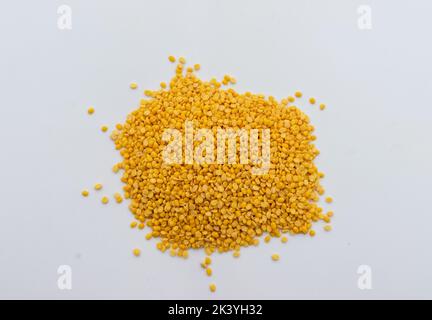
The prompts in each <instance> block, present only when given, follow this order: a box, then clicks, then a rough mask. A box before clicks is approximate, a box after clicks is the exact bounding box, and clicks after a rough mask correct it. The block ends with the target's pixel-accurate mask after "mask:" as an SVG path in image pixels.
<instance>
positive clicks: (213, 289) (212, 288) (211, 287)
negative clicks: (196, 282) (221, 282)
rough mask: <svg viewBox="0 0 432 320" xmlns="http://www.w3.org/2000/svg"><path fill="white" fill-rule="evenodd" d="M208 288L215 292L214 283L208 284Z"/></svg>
mask: <svg viewBox="0 0 432 320" xmlns="http://www.w3.org/2000/svg"><path fill="white" fill-rule="evenodd" d="M209 288H210V291H211V292H215V291H216V285H215V284H214V283H212V284H210V286H209Z"/></svg>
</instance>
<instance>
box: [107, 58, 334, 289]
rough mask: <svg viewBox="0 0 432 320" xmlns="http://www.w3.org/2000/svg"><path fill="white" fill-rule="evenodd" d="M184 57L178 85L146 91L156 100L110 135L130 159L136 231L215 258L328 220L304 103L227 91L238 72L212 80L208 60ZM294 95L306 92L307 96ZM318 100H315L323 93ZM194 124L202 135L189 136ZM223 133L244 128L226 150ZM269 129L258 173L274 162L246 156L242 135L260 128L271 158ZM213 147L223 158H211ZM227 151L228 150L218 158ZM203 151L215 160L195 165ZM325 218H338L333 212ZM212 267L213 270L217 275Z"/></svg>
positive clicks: (126, 174)
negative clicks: (205, 71)
mask: <svg viewBox="0 0 432 320" xmlns="http://www.w3.org/2000/svg"><path fill="white" fill-rule="evenodd" d="M169 60H170V61H171V62H174V61H175V60H176V59H175V58H174V57H170V58H169ZM178 61H179V64H178V65H177V68H176V73H175V76H174V77H173V78H172V79H171V81H170V82H169V83H167V84H165V83H162V84H161V89H159V90H154V91H151V90H146V91H145V94H146V96H147V98H146V99H142V100H141V102H140V106H139V107H138V108H137V109H136V110H135V111H133V112H132V113H130V114H129V115H128V116H127V119H126V122H125V123H124V124H121V125H120V124H118V125H117V126H116V129H115V130H114V131H113V133H112V134H111V138H112V140H113V141H114V143H115V146H116V148H117V149H118V150H119V151H120V154H121V156H122V157H123V161H122V162H120V163H118V164H116V165H115V169H113V170H114V171H115V172H117V171H118V170H122V172H123V176H122V178H121V180H122V182H123V183H124V187H123V190H124V197H125V198H126V199H130V206H129V208H130V210H131V212H132V213H133V215H134V217H135V219H136V222H134V223H133V224H131V227H135V226H136V225H137V224H140V225H142V226H143V227H144V225H146V226H148V227H149V228H150V229H151V231H150V232H149V233H147V235H146V238H147V239H151V238H157V239H159V240H160V241H159V242H158V245H157V247H158V248H159V249H160V250H162V251H165V250H168V249H169V251H170V253H171V254H172V255H178V256H182V257H186V256H187V250H188V249H200V248H203V249H205V250H206V252H207V253H208V254H210V253H212V252H213V251H215V250H217V251H219V252H226V251H230V250H232V251H234V255H235V256H238V255H239V250H240V248H241V247H245V246H251V245H257V244H258V237H260V236H262V235H264V234H265V235H267V236H268V240H270V237H280V236H281V234H282V233H287V232H289V233H291V234H298V233H302V234H308V233H310V234H311V235H314V234H315V232H314V231H313V230H311V227H312V224H313V223H314V222H316V221H318V220H323V219H324V214H323V213H322V209H321V208H320V207H319V205H318V204H317V201H318V200H319V196H320V195H322V194H323V193H324V190H323V188H322V187H321V186H320V179H321V178H322V177H323V176H324V175H323V174H321V173H319V172H318V169H317V167H316V166H315V164H314V159H315V157H316V156H317V155H318V154H319V152H318V150H317V149H316V148H315V146H314V140H315V139H316V137H315V136H314V134H313V132H314V127H313V126H312V125H311V124H310V121H309V118H308V116H306V115H305V114H304V113H303V112H302V111H301V110H300V109H298V108H297V107H296V106H294V105H291V103H292V102H293V101H294V100H295V99H294V98H292V97H288V98H286V99H282V101H280V102H279V101H277V100H276V99H275V98H273V97H265V96H264V95H260V94H253V93H250V92H246V93H238V92H236V91H235V90H234V89H232V88H225V87H224V86H229V85H230V84H233V83H235V82H236V81H235V79H234V78H232V77H230V76H225V77H224V78H223V80H222V81H221V82H219V81H217V80H215V79H212V80H210V81H203V80H201V79H199V78H198V77H197V76H196V74H195V72H196V71H197V70H199V69H200V67H199V65H195V67H194V68H187V69H186V68H185V63H186V61H185V59H184V58H180V59H178ZM134 87H136V86H134ZM294 96H295V97H297V98H300V97H301V96H302V93H301V92H296V93H295V94H294ZM310 102H311V103H313V104H314V103H315V99H314V98H311V101H310ZM321 106H322V105H321ZM321 108H322V109H323V107H321ZM188 126H189V127H188ZM191 128H193V130H195V131H193V132H192V131H189V133H188V130H191ZM167 129H171V130H174V131H175V132H180V133H181V136H180V138H178V137H177V139H180V140H178V141H177V146H178V147H179V148H180V152H179V153H176V154H175V156H177V160H178V162H177V163H173V162H167V161H166V158H164V152H166V150H167V147H168V146H170V145H171V144H172V143H173V141H174V140H175V138H176V137H175V136H174V135H173V136H171V137H169V138H168V139H167V136H166V134H164V133H165V132H166V130H167ZM200 129H207V130H209V132H210V133H212V134H213V135H212V136H213V137H214V138H211V136H209V135H203V134H199V132H200ZM220 129H223V130H227V131H229V130H232V132H234V133H235V135H234V138H233V139H234V140H229V138H227V139H226V140H225V141H222V145H223V146H224V147H225V148H220V144H218V143H220V142H221V141H219V139H216V138H215V137H216V136H217V134H218V130H220ZM267 129H269V138H270V141H269V142H270V145H269V149H268V151H269V158H268V159H267V160H268V161H269V162H268V167H267V168H266V169H267V170H264V172H261V173H259V174H256V172H254V170H253V169H254V168H255V169H256V168H257V167H260V166H261V167H262V166H265V161H264V160H262V161H261V162H260V163H251V162H249V163H246V162H245V161H244V160H245V159H244V158H243V161H242V160H241V155H240V149H241V148H240V145H241V144H242V143H243V142H244V141H243V140H241V139H242V137H246V140H247V139H248V138H249V139H250V140H252V135H251V132H252V130H258V132H259V134H260V135H259V136H257V141H258V142H259V143H260V144H261V145H262V148H261V149H262V150H260V153H261V155H262V154H264V151H265V150H264V136H265V134H264V130H267ZM191 132H192V133H191ZM197 132H198V134H197ZM245 132H246V135H245V136H243V135H242V134H244V133H245ZM201 133H202V132H201ZM207 133H208V132H207ZM237 133H238V135H236V134H237ZM240 133H241V134H240ZM191 134H192V136H190V135H191ZM188 139H189V143H190V144H189V145H188V144H187V141H188ZM242 141H243V142H242ZM209 145H212V146H213V147H214V150H215V151H214V154H210V153H212V151H211V149H209V148H208V146H209ZM246 145H247V144H246ZM231 147H233V148H234V149H230V148H231ZM220 149H224V150H222V152H226V153H227V154H224V153H222V154H219V152H220ZM216 150H217V152H216ZM229 150H234V154H235V157H234V159H231V161H228V162H225V163H221V162H219V161H218V160H220V156H222V159H226V157H227V156H228V152H229ZM216 153H217V155H216ZM191 156H192V159H191ZM200 156H201V158H205V159H207V160H209V161H206V162H204V163H197V162H196V161H193V160H194V159H198V158H200ZM250 157H252V151H251V152H250ZM191 160H192V161H191ZM246 160H247V159H246ZM118 199H120V196H119V197H118ZM327 201H328V202H330V201H329V200H328V199H327ZM325 217H326V218H325V219H326V222H329V216H325ZM327 229H330V227H328V228H327ZM327 229H326V230H327ZM282 242H286V237H283V238H282ZM135 254H136V253H135ZM136 255H137V254H136ZM273 259H274V260H277V259H278V256H277V257H276V255H274V257H273ZM209 270H210V271H207V274H209V273H210V274H211V269H209ZM211 290H213V291H214V290H215V287H214V288H211Z"/></svg>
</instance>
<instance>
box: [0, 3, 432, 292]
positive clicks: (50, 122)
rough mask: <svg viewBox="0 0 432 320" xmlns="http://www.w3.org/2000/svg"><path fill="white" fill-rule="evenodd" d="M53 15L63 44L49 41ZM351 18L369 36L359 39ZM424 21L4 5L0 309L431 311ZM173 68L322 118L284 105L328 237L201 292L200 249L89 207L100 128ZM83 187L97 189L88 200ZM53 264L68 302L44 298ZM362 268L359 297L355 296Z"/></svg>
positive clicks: (274, 8) (389, 12)
mask: <svg viewBox="0 0 432 320" xmlns="http://www.w3.org/2000/svg"><path fill="white" fill-rule="evenodd" d="M62 4H67V5H69V6H70V7H71V8H72V30H59V29H58V27H57V19H58V16H59V15H58V14H57V8H58V7H59V6H60V5H62ZM360 5H370V7H371V9H372V29H371V30H360V29H359V28H358V18H359V14H358V12H357V9H358V7H359V6H360ZM431 14H432V2H430V1H426V0H423V1H420V0H417V1H408V0H406V1H390V0H387V1H385V0H382V1H373V0H361V1H354V0H352V1H347V0H332V1H305V0H298V1H282V0H281V1H276V0H270V1H269V0H266V1H257V0H254V1H252V0H239V1H233V0H230V1H229V0H219V1H216V0H210V1H209V0H207V1H203V0H201V1H198V0H190V1H185V0H181V1H179V0H176V1H142V0H136V1H131V0H127V1H106V0H104V1H102V0H97V1H94V0H93V1H84V0H68V1H29V0H28V1H7V2H5V3H3V5H2V8H1V11H0V39H1V42H0V88H1V89H0V92H1V94H0V116H1V121H2V124H1V126H0V134H1V135H0V136H1V138H2V139H1V159H0V165H1V173H0V199H1V202H0V219H1V220H0V298H56V299H70V298H85V299H87V298H150V299H158V298H173V299H175V298H203V299H208V298H210V299H211V298H228V299H234V298H240V299H252V298H257V299H261V298H263V299H267V298H276V299H279V298H285V299H287V298H348V299H352V298H360V299H366V298H368V299H369V298H371V299H375V298H432V274H431V269H432V257H431V249H430V244H431V235H430V234H431V231H430V228H431V222H432V212H431V205H430V198H431V194H430V191H431V178H432V175H431V169H430V165H431V162H432V152H431V149H432V146H431V137H432V129H431V124H430V120H431V119H432V107H431V98H432V95H431V89H432V80H431V76H432V67H431V65H432V64H431V60H430V59H431V56H432V47H431V46H430V40H429V37H430V34H429V33H430V31H431V30H432V20H431ZM170 54H173V55H176V56H180V55H182V56H185V57H186V58H187V60H188V61H190V62H193V63H201V65H202V71H200V75H201V77H202V78H205V79H209V78H210V77H211V76H216V77H218V78H221V77H222V76H223V75H224V74H225V73H228V74H231V75H233V76H235V77H236V78H237V80H238V85H236V89H237V90H239V91H241V92H244V91H252V92H257V93H264V94H267V95H274V96H275V97H276V98H279V99H280V98H283V97H286V96H288V95H289V94H292V93H293V92H294V91H295V90H298V89H299V90H302V91H303V92H304V94H305V96H306V97H309V96H314V97H316V98H317V99H318V102H324V103H326V104H327V106H328V108H327V110H326V111H325V112H320V111H319V110H317V107H311V106H309V105H308V104H307V103H306V99H303V101H304V102H303V103H300V104H299V105H298V106H299V107H301V108H302V109H303V110H304V111H305V112H306V113H307V114H308V115H310V116H311V119H312V121H313V124H314V125H315V126H316V128H317V130H316V133H317V136H318V140H317V146H318V148H319V149H320V150H321V155H320V157H319V159H318V161H317V164H318V166H319V168H320V170H322V171H324V172H325V173H326V178H325V180H324V186H325V188H326V191H327V193H328V194H329V195H332V196H333V197H334V199H335V201H334V203H333V204H332V205H331V206H325V208H329V207H331V209H333V210H334V211H335V218H334V220H333V227H334V230H333V231H332V232H330V233H325V232H323V231H321V230H322V226H321V225H319V226H317V227H316V229H317V230H318V234H317V236H316V237H315V238H310V237H303V236H296V237H291V238H290V240H289V243H288V244H286V245H282V244H281V243H280V241H277V240H272V242H271V243H270V244H268V245H264V244H262V245H260V246H259V247H258V248H250V249H246V250H242V255H241V257H240V258H239V259H237V260H235V259H233V258H232V256H231V255H230V254H225V255H215V256H214V258H213V260H214V264H213V270H214V276H213V277H212V278H211V279H210V278H208V277H207V276H205V274H204V272H203V270H202V269H201V268H200V266H199V262H200V261H201V260H202V258H203V257H204V254H203V252H192V253H191V256H190V258H189V259H188V260H182V259H174V258H171V257H170V256H169V255H168V254H165V255H163V254H161V253H160V252H159V251H157V250H156V249H155V242H153V241H152V242H148V241H146V240H145V239H144V235H145V233H146V232H143V231H138V230H131V229H130V228H129V223H130V221H131V220H132V215H131V214H130V213H129V211H128V209H127V203H123V204H122V205H118V204H115V203H114V202H113V201H111V203H110V204H109V205H107V206H103V205H101V203H100V196H101V195H102V194H107V195H112V193H114V192H116V191H118V190H120V188H121V183H120V181H119V176H116V175H114V174H113V173H112V172H111V167H112V165H113V164H114V163H115V162H117V161H118V160H120V157H119V155H118V153H117V152H116V151H115V150H114V148H113V144H112V142H111V140H110V139H109V138H108V134H103V133H102V132H101V131H100V126H101V125H103V124H107V125H109V126H110V127H111V128H112V127H113V125H114V124H115V123H117V122H122V121H124V119H125V117H126V115H127V114H128V113H129V112H130V111H131V110H133V109H134V108H136V106H137V105H138V102H139V99H140V98H141V97H142V92H143V90H144V89H153V88H157V87H158V84H159V82H161V81H168V80H169V79H170V77H171V76H172V75H173V72H174V66H173V65H172V64H170V63H169V62H168V60H167V56H168V55H170ZM131 81H136V82H137V83H138V84H139V90H135V91H133V90H130V89H129V87H128V85H129V83H130V82H131ZM90 105H94V106H95V109H96V112H95V114H94V115H93V116H92V117H89V116H88V115H87V114H86V110H87V108H88V106H90ZM96 182H101V183H103V185H104V190H103V191H101V192H100V193H98V195H97V196H95V193H94V192H93V193H92V194H91V196H90V197H89V198H87V199H84V198H83V197H82V196H81V195H80V192H81V190H82V189H83V188H86V187H87V188H90V189H91V187H92V186H93V184H94V183H96ZM135 247H139V248H141V249H142V255H141V257H140V258H138V259H137V258H135V257H133V256H132V254H131V251H132V249H133V248H135ZM274 252H279V253H280V255H281V260H280V261H279V262H277V263H275V262H273V261H271V259H270V255H271V254H272V253H274ZM60 265H69V266H70V267H71V268H72V284H73V285H72V290H60V289H59V288H58V287H57V279H58V274H57V268H58V267H59V266H60ZM360 265H369V266H370V267H371V269H372V286H373V287H372V289H371V290H360V289H359V288H358V286H357V281H358V278H359V275H358V274H357V268H358V267H359V266H360ZM211 281H214V282H215V283H216V284H217V288H218V289H217V292H216V293H215V294H211V293H210V292H209V290H208V284H209V283H210V282H211Z"/></svg>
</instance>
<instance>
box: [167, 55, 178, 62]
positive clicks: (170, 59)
mask: <svg viewBox="0 0 432 320" xmlns="http://www.w3.org/2000/svg"><path fill="white" fill-rule="evenodd" d="M168 60H169V61H170V62H175V61H176V58H175V57H174V56H169V57H168Z"/></svg>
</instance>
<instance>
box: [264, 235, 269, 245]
mask: <svg viewBox="0 0 432 320" xmlns="http://www.w3.org/2000/svg"><path fill="white" fill-rule="evenodd" d="M270 240H271V237H270V236H269V235H267V236H265V238H264V242H265V243H269V242H270Z"/></svg>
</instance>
